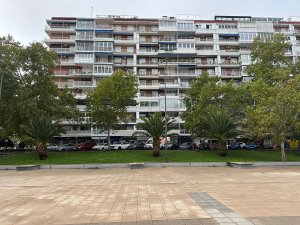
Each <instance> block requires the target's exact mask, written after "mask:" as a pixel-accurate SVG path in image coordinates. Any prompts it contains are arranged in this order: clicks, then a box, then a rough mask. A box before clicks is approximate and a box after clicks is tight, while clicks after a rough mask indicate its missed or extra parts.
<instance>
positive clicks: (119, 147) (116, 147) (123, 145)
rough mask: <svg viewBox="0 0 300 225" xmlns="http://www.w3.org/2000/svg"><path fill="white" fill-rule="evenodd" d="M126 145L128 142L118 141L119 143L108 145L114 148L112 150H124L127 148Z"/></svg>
mask: <svg viewBox="0 0 300 225" xmlns="http://www.w3.org/2000/svg"><path fill="white" fill-rule="evenodd" d="M128 146H129V143H127V142H123V143H122V142H120V143H114V144H112V145H111V146H110V147H111V149H114V150H126V149H128Z"/></svg>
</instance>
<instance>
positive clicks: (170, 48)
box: [160, 44, 177, 51]
mask: <svg viewBox="0 0 300 225" xmlns="http://www.w3.org/2000/svg"><path fill="white" fill-rule="evenodd" d="M160 49H161V50H164V51H174V50H176V49H177V47H176V44H161V45H160Z"/></svg>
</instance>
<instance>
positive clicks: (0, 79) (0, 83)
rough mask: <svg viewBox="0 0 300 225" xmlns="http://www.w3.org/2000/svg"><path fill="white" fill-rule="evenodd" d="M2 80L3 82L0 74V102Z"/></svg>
mask: <svg viewBox="0 0 300 225" xmlns="http://www.w3.org/2000/svg"><path fill="white" fill-rule="evenodd" d="M2 80H3V74H1V78H0V100H1V92H2Z"/></svg>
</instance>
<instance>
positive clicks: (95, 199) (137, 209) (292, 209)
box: [0, 167, 300, 225]
mask: <svg viewBox="0 0 300 225" xmlns="http://www.w3.org/2000/svg"><path fill="white" fill-rule="evenodd" d="M299 196H300V167H273V168H271V167H268V168H253V169H237V168H224V167H220V168H203V167H199V168H171V167H170V168H144V169H137V170H131V169H127V168H123V169H121V168H119V169H117V168H116V169H73V170H72V169H56V170H55V169H50V170H35V171H24V172H20V171H0V199H1V201H0V224H1V225H12V224H13V225H22V224H28V225H29V224H30V225H34V224H38V225H48V224H82V225H83V224H84V225H85V224H95V225H96V224H97V225H115V224H116V225H117V224H118V225H131V224H132V225H148V224H149V225H150V224H151V225H164V224H168V225H177V224H180V225H194V224H200V225H201V224H202V225H217V224H220V225H250V224H251V225H252V224H253V225H271V224H272V225H277V224H278V225H279V224H283V221H284V224H285V225H289V224H291V225H296V224H300V198H299Z"/></svg>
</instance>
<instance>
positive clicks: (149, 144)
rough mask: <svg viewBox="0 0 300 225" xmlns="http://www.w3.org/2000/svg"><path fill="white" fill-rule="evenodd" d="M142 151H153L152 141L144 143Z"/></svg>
mask: <svg viewBox="0 0 300 225" xmlns="http://www.w3.org/2000/svg"><path fill="white" fill-rule="evenodd" d="M144 149H145V150H151V149H153V140H152V139H148V140H147V141H146V143H145V146H144Z"/></svg>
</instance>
